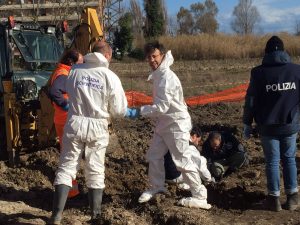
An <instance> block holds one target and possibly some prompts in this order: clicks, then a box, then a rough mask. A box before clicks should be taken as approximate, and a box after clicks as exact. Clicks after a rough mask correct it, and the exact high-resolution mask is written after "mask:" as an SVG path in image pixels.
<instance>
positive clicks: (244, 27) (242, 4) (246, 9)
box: [231, 0, 260, 35]
mask: <svg viewBox="0 0 300 225" xmlns="http://www.w3.org/2000/svg"><path fill="white" fill-rule="evenodd" d="M232 15H233V16H234V17H235V18H234V20H233V21H232V23H231V28H232V29H233V30H234V31H235V32H236V33H238V34H243V35H245V34H251V33H253V31H254V28H255V26H256V25H257V24H258V23H259V21H260V14H259V12H258V10H257V8H256V6H254V5H253V0H239V4H238V5H237V6H235V7H234V10H233V13H232Z"/></svg>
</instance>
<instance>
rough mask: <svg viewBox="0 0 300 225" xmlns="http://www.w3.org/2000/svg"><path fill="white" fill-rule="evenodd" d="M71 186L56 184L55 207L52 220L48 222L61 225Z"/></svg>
mask: <svg viewBox="0 0 300 225" xmlns="http://www.w3.org/2000/svg"><path fill="white" fill-rule="evenodd" d="M69 190H70V187H69V186H67V185H64V184H60V185H55V192H54V197H53V209H52V215H51V217H50V220H49V221H48V223H47V224H54V225H59V224H60V221H61V219H62V212H63V211H64V208H65V204H66V201H67V197H68V193H69Z"/></svg>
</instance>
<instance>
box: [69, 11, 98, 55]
mask: <svg viewBox="0 0 300 225" xmlns="http://www.w3.org/2000/svg"><path fill="white" fill-rule="evenodd" d="M102 39H104V34H103V28H102V26H101V24H100V22H99V19H98V16H97V12H96V10H95V9H92V8H86V9H84V11H83V13H82V15H81V21H80V24H79V25H78V26H77V27H76V28H75V30H74V39H73V42H72V45H71V48H75V49H77V50H78V51H79V52H81V53H82V54H83V55H85V54H87V53H89V52H90V51H91V48H92V47H93V43H94V42H95V41H98V40H102Z"/></svg>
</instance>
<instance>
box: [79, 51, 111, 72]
mask: <svg viewBox="0 0 300 225" xmlns="http://www.w3.org/2000/svg"><path fill="white" fill-rule="evenodd" d="M83 58H84V62H85V63H90V64H93V65H95V66H101V67H106V68H108V66H109V62H108V60H107V59H106V58H105V57H104V55H103V54H101V53H99V52H92V53H88V54H86V55H85V56H84V57H83Z"/></svg>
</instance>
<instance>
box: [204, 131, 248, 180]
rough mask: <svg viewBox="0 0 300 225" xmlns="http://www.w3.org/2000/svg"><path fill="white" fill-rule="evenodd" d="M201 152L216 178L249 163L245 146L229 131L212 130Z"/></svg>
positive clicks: (220, 177)
mask: <svg viewBox="0 0 300 225" xmlns="http://www.w3.org/2000/svg"><path fill="white" fill-rule="evenodd" d="M201 154H202V155H203V156H204V157H205V158H206V159H207V166H208V169H209V171H210V172H211V174H212V176H213V177H214V178H215V179H216V180H221V179H222V177H223V176H224V175H226V174H229V173H231V172H233V171H236V170H237V169H239V168H241V167H242V166H243V165H247V164H248V163H249V160H248V156H247V154H246V151H245V148H244V146H243V145H242V144H241V143H240V142H239V141H238V140H237V139H236V137H234V136H233V135H232V134H231V133H228V132H217V131H213V132H211V133H210V134H209V135H208V138H207V139H206V141H205V142H204V143H203V146H202V152H201Z"/></svg>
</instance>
